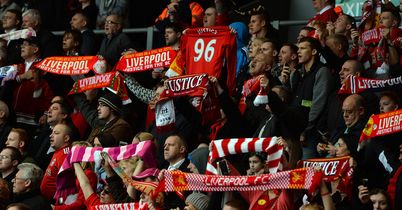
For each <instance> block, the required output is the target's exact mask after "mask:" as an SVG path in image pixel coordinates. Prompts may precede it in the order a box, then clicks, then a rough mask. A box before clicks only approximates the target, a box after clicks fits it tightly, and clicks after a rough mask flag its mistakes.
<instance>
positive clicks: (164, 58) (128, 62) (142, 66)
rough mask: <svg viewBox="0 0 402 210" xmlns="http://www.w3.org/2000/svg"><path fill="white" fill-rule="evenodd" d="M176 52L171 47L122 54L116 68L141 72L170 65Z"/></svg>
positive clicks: (127, 71)
mask: <svg viewBox="0 0 402 210" xmlns="http://www.w3.org/2000/svg"><path fill="white" fill-rule="evenodd" d="M176 54H177V52H176V51H175V50H173V48H171V47H164V48H159V49H153V50H147V51H143V52H136V53H130V54H127V55H124V56H123V57H121V59H120V60H119V62H118V63H117V66H116V69H117V70H119V71H123V72H126V73H133V72H141V71H146V70H148V69H153V68H161V67H167V66H170V64H171V63H172V61H173V59H174V58H175V57H176Z"/></svg>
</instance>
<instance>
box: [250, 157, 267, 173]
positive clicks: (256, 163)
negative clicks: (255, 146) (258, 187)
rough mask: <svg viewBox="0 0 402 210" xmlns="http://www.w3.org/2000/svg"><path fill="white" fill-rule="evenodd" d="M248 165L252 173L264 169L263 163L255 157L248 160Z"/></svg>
mask: <svg viewBox="0 0 402 210" xmlns="http://www.w3.org/2000/svg"><path fill="white" fill-rule="evenodd" d="M248 164H249V166H250V170H251V171H252V172H254V173H256V172H259V171H260V170H261V169H263V168H264V163H263V162H262V161H261V159H260V158H259V157H257V156H255V155H254V156H251V157H250V158H248Z"/></svg>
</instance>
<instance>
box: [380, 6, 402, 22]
mask: <svg viewBox="0 0 402 210" xmlns="http://www.w3.org/2000/svg"><path fill="white" fill-rule="evenodd" d="M384 12H389V13H391V14H392V16H393V18H395V20H396V22H397V24H396V27H398V26H399V25H400V24H401V15H400V14H399V11H398V9H397V8H395V6H393V5H392V3H391V4H383V5H382V8H381V13H384Z"/></svg>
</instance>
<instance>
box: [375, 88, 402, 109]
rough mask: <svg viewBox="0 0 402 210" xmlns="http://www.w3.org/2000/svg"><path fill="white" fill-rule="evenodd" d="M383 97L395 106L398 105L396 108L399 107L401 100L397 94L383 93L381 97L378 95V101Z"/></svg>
mask: <svg viewBox="0 0 402 210" xmlns="http://www.w3.org/2000/svg"><path fill="white" fill-rule="evenodd" d="M384 96H386V97H388V98H390V99H391V100H392V101H394V102H395V104H397V105H398V107H401V98H400V97H399V95H398V94H396V92H395V91H384V92H382V93H381V95H380V99H381V98H382V97H384Z"/></svg>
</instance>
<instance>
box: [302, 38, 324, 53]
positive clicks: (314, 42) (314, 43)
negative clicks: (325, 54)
mask: <svg viewBox="0 0 402 210" xmlns="http://www.w3.org/2000/svg"><path fill="white" fill-rule="evenodd" d="M302 42H308V43H309V44H310V47H311V49H315V50H317V52H318V53H317V55H316V56H318V54H319V53H320V52H321V49H322V48H321V44H320V41H318V39H316V38H313V37H303V38H301V39H300V41H299V43H302Z"/></svg>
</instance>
